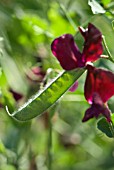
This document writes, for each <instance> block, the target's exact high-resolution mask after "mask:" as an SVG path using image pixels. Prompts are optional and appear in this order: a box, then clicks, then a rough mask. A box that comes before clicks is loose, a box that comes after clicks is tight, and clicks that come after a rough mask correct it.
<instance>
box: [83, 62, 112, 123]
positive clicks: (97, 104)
mask: <svg viewBox="0 0 114 170" xmlns="http://www.w3.org/2000/svg"><path fill="white" fill-rule="evenodd" d="M86 67H87V70H88V72H87V77H86V82H85V87H84V95H85V98H86V100H87V101H88V103H89V104H90V105H91V106H90V108H89V109H87V110H86V112H85V116H84V118H83V120H82V121H83V122H85V121H87V120H89V119H91V118H93V117H96V118H98V116H99V115H100V114H102V115H103V116H105V117H106V119H107V121H108V122H111V118H110V113H111V112H110V110H109V108H108V105H107V101H108V100H109V99H110V98H111V97H112V96H113V95H114V73H112V72H111V71H107V70H104V69H98V68H95V67H93V66H91V65H87V66H86Z"/></svg>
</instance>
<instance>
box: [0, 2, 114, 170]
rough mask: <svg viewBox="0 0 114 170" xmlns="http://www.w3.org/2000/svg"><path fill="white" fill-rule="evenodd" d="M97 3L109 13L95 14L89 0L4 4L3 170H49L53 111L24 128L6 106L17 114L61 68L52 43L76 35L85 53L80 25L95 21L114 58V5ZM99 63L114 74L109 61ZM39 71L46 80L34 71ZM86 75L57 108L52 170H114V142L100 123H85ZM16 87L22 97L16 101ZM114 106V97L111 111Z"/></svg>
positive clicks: (0, 14) (0, 17) (0, 25)
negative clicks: (17, 110)
mask: <svg viewBox="0 0 114 170" xmlns="http://www.w3.org/2000/svg"><path fill="white" fill-rule="evenodd" d="M92 2H93V1H91V3H92ZM96 3H97V4H99V5H100V7H101V8H102V9H103V10H104V11H106V12H105V13H102V12H99V10H97V9H96V10H97V14H93V11H92V7H91V6H92V5H91V6H90V5H89V4H88V0H65V1H62V0H55V1H53V0H43V1H41V0H32V1H31V0H27V1H24V0H0V127H1V128H0V170H4V169H6V170H38V169H40V170H47V161H48V156H49V155H48V147H49V144H48V143H49V112H50V110H48V111H47V112H46V113H44V114H43V115H42V116H41V117H39V118H35V119H33V120H32V121H31V122H26V123H23V124H22V123H19V122H17V121H15V120H13V119H11V118H10V117H9V116H8V115H7V113H6V109H5V106H6V105H7V106H8V107H9V108H10V111H14V110H15V109H16V108H17V107H19V106H21V105H22V104H23V103H24V102H25V101H26V100H27V99H28V98H29V97H30V96H31V95H33V94H34V93H35V92H37V91H38V90H39V89H40V88H41V87H42V86H43V85H44V84H46V83H47V82H48V81H50V79H52V78H53V77H55V76H56V75H57V74H58V72H59V71H60V70H61V69H62V68H61V67H60V65H59V63H58V61H57V60H56V59H55V58H54V57H53V56H52V54H51V51H50V45H51V42H52V40H53V39H54V38H55V37H57V36H60V35H62V34H64V33H71V34H73V35H74V36H75V40H76V42H77V44H78V46H79V47H80V49H82V44H83V39H82V37H81V36H80V35H79V34H78V26H80V25H81V26H84V27H86V26H87V24H88V22H92V23H93V24H95V25H96V26H97V27H98V28H99V29H100V30H101V32H102V34H103V35H105V38H106V42H107V45H108V48H109V50H110V52H111V54H112V56H114V45H113V44H114V29H113V26H112V23H113V20H114V17H113V16H114V2H113V0H96ZM104 54H106V51H105V50H104ZM95 65H96V66H100V67H105V68H108V69H109V70H111V71H114V67H113V64H112V63H111V62H110V61H108V60H104V59H100V60H99V61H97V62H96V63H95ZM36 67H40V69H41V70H42V72H43V73H45V77H43V78H42V76H41V74H34V73H33V72H32V71H31V69H32V68H36ZM50 70H51V71H50ZM85 74H86V73H85ZM85 74H84V75H83V76H82V77H81V78H80V79H79V87H78V89H77V90H76V92H74V93H71V92H67V93H66V94H65V95H64V96H62V98H61V99H60V100H59V101H58V103H57V104H56V108H54V115H53V117H52V170H58V169H59V170H91V169H92V170H113V169H114V145H113V139H109V138H108V137H106V136H105V135H104V134H102V132H100V131H99V130H98V129H97V128H96V120H95V119H93V120H90V121H88V122H87V123H82V122H81V119H82V117H83V115H84V112H85V110H86V109H87V108H88V104H87V102H86V101H85V99H84V96H83V86H84V81H85ZM11 89H12V90H13V91H15V92H16V93H19V94H21V95H22V98H21V99H20V100H18V101H17V100H16V99H15V98H14V96H13V93H11V91H10V90H11ZM44 102H45V101H44ZM113 102H114V99H113V98H112V99H111V100H110V101H109V106H110V109H111V110H112V112H114V105H113Z"/></svg>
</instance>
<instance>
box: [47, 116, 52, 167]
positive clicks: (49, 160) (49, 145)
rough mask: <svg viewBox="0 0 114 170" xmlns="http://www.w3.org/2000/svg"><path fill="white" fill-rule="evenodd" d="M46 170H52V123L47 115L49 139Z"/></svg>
mask: <svg viewBox="0 0 114 170" xmlns="http://www.w3.org/2000/svg"><path fill="white" fill-rule="evenodd" d="M48 170H52V123H51V115H50V114H49V137H48Z"/></svg>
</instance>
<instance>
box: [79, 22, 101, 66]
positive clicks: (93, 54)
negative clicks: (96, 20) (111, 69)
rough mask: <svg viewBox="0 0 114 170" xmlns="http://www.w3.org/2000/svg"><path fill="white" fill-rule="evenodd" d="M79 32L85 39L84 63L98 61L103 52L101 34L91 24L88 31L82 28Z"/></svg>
mask: <svg viewBox="0 0 114 170" xmlns="http://www.w3.org/2000/svg"><path fill="white" fill-rule="evenodd" d="M79 30H80V32H81V34H82V35H83V37H84V39H85V42H84V49H83V54H82V60H83V62H85V63H87V62H94V61H96V60H97V59H98V58H99V57H100V55H101V54H102V52H103V46H102V34H101V32H100V31H99V30H98V29H97V28H96V27H95V26H94V25H93V24H91V23H89V25H88V29H86V30H84V29H82V28H81V27H80V28H79Z"/></svg>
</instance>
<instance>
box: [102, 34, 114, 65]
mask: <svg viewBox="0 0 114 170" xmlns="http://www.w3.org/2000/svg"><path fill="white" fill-rule="evenodd" d="M102 38H103V44H104V47H105V49H106V52H107V54H108V58H107V59H108V60H110V61H112V62H113V63H114V58H113V57H112V55H111V53H110V51H109V49H108V46H107V44H106V40H105V36H104V35H102Z"/></svg>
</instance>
